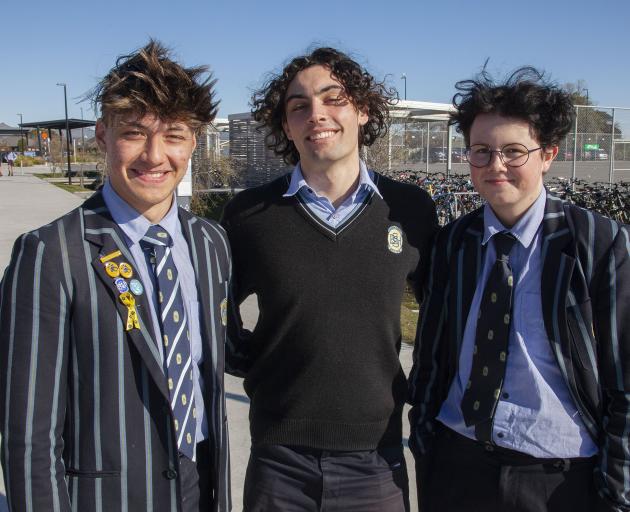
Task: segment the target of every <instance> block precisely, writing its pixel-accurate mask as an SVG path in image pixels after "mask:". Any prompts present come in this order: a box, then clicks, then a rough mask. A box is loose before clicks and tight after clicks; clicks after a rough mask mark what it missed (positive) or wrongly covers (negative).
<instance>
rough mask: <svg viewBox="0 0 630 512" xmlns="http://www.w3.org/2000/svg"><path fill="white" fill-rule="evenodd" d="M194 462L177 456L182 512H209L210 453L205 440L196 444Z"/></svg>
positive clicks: (210, 499)
mask: <svg viewBox="0 0 630 512" xmlns="http://www.w3.org/2000/svg"><path fill="white" fill-rule="evenodd" d="M195 458H196V461H195V462H193V461H192V460H190V459H189V458H188V457H185V456H184V455H182V454H180V455H179V479H180V484H181V488H182V512H210V511H211V504H212V489H211V487H210V460H209V459H210V451H209V441H208V440H207V439H206V440H205V441H202V442H201V443H199V444H197V452H196V456H195Z"/></svg>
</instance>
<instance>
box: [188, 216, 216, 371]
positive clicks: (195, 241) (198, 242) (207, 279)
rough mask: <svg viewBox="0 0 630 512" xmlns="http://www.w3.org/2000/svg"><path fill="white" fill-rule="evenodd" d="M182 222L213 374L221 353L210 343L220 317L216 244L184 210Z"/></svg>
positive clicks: (203, 337) (205, 351)
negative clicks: (216, 304)
mask: <svg viewBox="0 0 630 512" xmlns="http://www.w3.org/2000/svg"><path fill="white" fill-rule="evenodd" d="M179 220H180V223H181V226H182V231H183V233H184V237H185V238H186V241H187V242H188V250H189V252H190V259H191V261H192V263H193V268H194V270H195V278H196V282H197V291H198V300H199V316H200V319H199V320H200V327H201V339H202V341H203V344H204V356H205V359H206V362H208V363H211V364H204V367H205V368H206V369H207V370H211V369H213V371H215V370H216V367H217V354H216V353H215V351H214V350H212V349H211V343H210V342H209V337H210V333H211V332H212V331H213V329H214V322H213V318H212V315H213V314H216V312H215V311H214V309H213V308H214V297H213V293H216V290H215V288H214V287H213V285H212V281H213V275H212V270H213V269H216V264H215V262H214V259H213V258H214V251H213V249H212V242H211V240H210V238H209V236H208V235H207V234H206V233H204V229H203V228H202V226H201V224H200V222H199V221H198V220H197V218H195V217H194V216H193V215H191V214H190V213H188V212H187V211H185V210H182V209H181V208H180V214H179ZM212 373H213V372H209V373H208V372H206V377H207V375H209V374H210V375H211V374H212Z"/></svg>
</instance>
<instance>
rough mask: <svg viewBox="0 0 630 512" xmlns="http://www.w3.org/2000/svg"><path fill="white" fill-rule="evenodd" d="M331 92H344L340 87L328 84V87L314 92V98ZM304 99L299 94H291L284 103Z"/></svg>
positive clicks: (304, 97)
mask: <svg viewBox="0 0 630 512" xmlns="http://www.w3.org/2000/svg"><path fill="white" fill-rule="evenodd" d="M331 90H340V91H344V90H345V89H344V88H343V87H342V86H341V85H337V84H330V85H326V86H324V87H322V88H321V89H320V90H319V91H317V92H315V96H321V95H322V94H325V93H327V92H328V91H331ZM304 99H306V95H304V94H299V93H297V94H291V95H290V96H288V97H287V99H286V100H285V103H289V101H291V100H304Z"/></svg>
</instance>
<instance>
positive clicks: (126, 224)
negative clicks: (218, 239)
mask: <svg viewBox="0 0 630 512" xmlns="http://www.w3.org/2000/svg"><path fill="white" fill-rule="evenodd" d="M103 199H104V201H105V204H106V205H107V208H108V209H109V212H110V214H111V216H112V218H113V219H114V222H115V223H116V224H118V226H119V227H120V229H121V230H122V232H123V233H124V234H125V242H126V244H127V247H128V248H129V251H130V252H131V255H132V256H133V258H134V260H135V265H134V268H135V270H136V271H137V272H138V275H139V276H140V277H139V278H140V281H141V282H142V284H143V285H144V293H146V294H147V297H151V299H152V300H151V301H150V305H151V306H152V307H151V318H152V321H153V328H154V336H155V340H161V339H162V334H161V332H160V324H159V322H158V314H157V312H158V311H159V306H158V300H157V294H156V292H155V283H154V279H155V278H154V275H153V271H152V270H151V269H150V267H149V262H148V261H147V257H146V255H145V253H144V251H143V250H142V247H141V246H140V239H141V238H142V237H143V236H144V235H145V234H146V232H147V229H149V227H150V226H151V222H150V221H149V220H148V219H147V218H146V217H144V216H143V215H141V214H140V213H138V212H137V211H136V210H135V209H133V208H132V207H131V206H129V204H127V203H126V202H125V201H124V200H123V199H122V198H121V197H120V196H119V195H118V194H117V193H116V191H115V190H114V189H113V187H112V186H111V184H110V182H109V180H107V181H106V182H105V186H104V187H103ZM159 224H160V226H162V227H163V228H164V229H165V230H166V231H167V232H168V234H169V235H171V238H172V239H173V247H172V255H173V262H174V263H175V267H177V273H178V276H179V280H180V284H181V291H182V299H183V301H184V303H185V307H186V314H187V317H188V321H189V322H190V325H189V330H190V345H191V354H192V358H193V362H194V363H195V364H193V379H194V393H195V403H196V406H195V407H196V409H197V411H198V412H200V413H201V414H197V434H196V442H197V443H199V442H200V441H203V440H204V439H206V438H207V437H208V419H207V418H206V413H205V408H204V402H203V393H202V392H201V390H202V389H203V377H202V375H201V372H200V371H199V366H200V365H201V363H202V362H203V349H202V344H201V327H200V324H199V301H198V297H197V286H196V284H195V282H196V279H195V271H194V269H193V266H192V262H191V261H190V253H189V252H188V242H187V241H186V239H185V238H184V235H183V233H182V228H181V224H180V222H179V217H178V216H177V201H176V200H175V197H173V205H172V206H171V209H170V210H169V211H168V213H167V214H166V215H165V216H164V218H163V219H162V220H161V221H160V222H159ZM156 344H157V346H158V347H159V349H160V352H161V353H162V358H164V351H163V347H162V343H158V342H157V341H156Z"/></svg>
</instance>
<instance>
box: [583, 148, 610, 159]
mask: <svg viewBox="0 0 630 512" xmlns="http://www.w3.org/2000/svg"><path fill="white" fill-rule="evenodd" d="M584 160H608V153H606V151H604V150H603V149H594V150H591V151H585V152H584Z"/></svg>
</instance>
